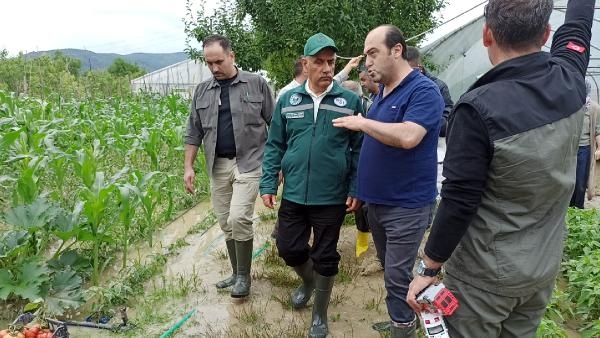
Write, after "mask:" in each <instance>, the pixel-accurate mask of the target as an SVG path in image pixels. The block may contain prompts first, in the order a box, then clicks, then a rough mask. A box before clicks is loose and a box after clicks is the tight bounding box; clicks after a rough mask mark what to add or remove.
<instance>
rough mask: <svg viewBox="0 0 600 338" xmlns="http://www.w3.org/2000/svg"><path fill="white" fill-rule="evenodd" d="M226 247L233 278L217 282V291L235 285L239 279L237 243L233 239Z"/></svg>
mask: <svg viewBox="0 0 600 338" xmlns="http://www.w3.org/2000/svg"><path fill="white" fill-rule="evenodd" d="M225 245H226V246H227V254H228V255H229V262H231V270H232V271H233V272H232V273H231V276H229V278H225V279H223V280H222V281H220V282H217V284H216V285H215V286H216V287H217V289H224V288H228V287H230V286H232V285H233V284H235V281H236V279H237V261H236V255H235V241H234V240H233V239H230V240H226V241H225Z"/></svg>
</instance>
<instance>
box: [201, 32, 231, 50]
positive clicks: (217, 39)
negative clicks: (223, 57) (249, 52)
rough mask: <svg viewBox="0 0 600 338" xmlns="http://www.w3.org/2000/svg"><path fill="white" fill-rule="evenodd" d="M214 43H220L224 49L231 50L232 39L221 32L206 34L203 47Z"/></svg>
mask: <svg viewBox="0 0 600 338" xmlns="http://www.w3.org/2000/svg"><path fill="white" fill-rule="evenodd" d="M213 43H218V44H219V46H221V48H223V50H224V51H226V52H231V41H230V40H229V39H228V38H227V37H225V36H223V35H220V34H212V35H209V36H206V37H205V38H204V39H203V40H202V47H207V46H209V45H212V44H213Z"/></svg>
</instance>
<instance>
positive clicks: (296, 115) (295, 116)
mask: <svg viewBox="0 0 600 338" xmlns="http://www.w3.org/2000/svg"><path fill="white" fill-rule="evenodd" d="M285 118H286V119H301V118H304V112H303V111H297V112H292V113H285Z"/></svg>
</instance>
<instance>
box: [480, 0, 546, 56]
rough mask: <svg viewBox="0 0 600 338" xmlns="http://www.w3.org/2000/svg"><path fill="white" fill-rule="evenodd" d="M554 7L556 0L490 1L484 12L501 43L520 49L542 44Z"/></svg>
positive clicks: (490, 27) (507, 46)
mask: <svg viewBox="0 0 600 338" xmlns="http://www.w3.org/2000/svg"><path fill="white" fill-rule="evenodd" d="M553 6H554V3H553V1H552V0H490V1H489V2H488V4H487V5H486V6H485V9H484V12H483V15H484V17H485V23H486V25H487V26H488V27H489V29H490V30H491V31H492V33H493V34H494V39H495V40H496V42H497V43H498V46H500V47H503V48H511V49H517V50H518V49H523V48H527V47H530V46H532V45H535V46H538V45H539V44H540V42H541V39H542V37H543V36H544V33H545V32H546V27H547V26H548V21H549V20H550V14H552V8H553Z"/></svg>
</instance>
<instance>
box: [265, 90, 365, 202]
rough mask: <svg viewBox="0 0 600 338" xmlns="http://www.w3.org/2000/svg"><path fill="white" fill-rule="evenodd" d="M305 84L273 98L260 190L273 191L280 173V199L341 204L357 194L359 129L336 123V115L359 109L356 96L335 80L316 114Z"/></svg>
mask: <svg viewBox="0 0 600 338" xmlns="http://www.w3.org/2000/svg"><path fill="white" fill-rule="evenodd" d="M305 84H306V82H305V83H304V84H302V85H301V86H298V87H296V88H294V89H292V90H290V91H288V92H287V93H285V94H284V95H283V96H282V97H281V98H280V99H279V101H278V102H277V106H276V107H275V111H274V112H273V118H272V120H271V126H270V129H269V136H268V139H267V144H266V146H265V155H264V159H263V169H262V171H263V173H262V178H261V180H260V194H261V195H264V194H272V195H275V194H277V186H278V174H279V170H281V171H282V173H283V177H284V184H283V198H284V199H286V200H288V201H292V202H295V203H299V204H304V205H333V204H344V203H346V198H347V197H348V196H355V192H356V169H357V166H358V155H359V152H360V146H361V144H362V134H361V133H359V132H354V131H350V130H347V129H345V128H336V127H334V126H333V123H332V122H331V121H332V120H333V119H336V118H338V117H344V116H348V115H355V114H358V113H363V108H362V104H361V100H360V98H359V97H358V96H357V95H356V94H354V93H352V92H350V91H348V90H346V89H344V88H342V87H340V86H339V85H338V84H337V83H336V82H334V83H333V87H332V88H331V91H330V92H329V93H327V94H326V95H325V97H323V100H322V101H321V104H320V105H319V111H318V114H317V119H316V121H315V118H314V104H313V99H312V97H311V96H310V95H309V94H308V93H307V92H306V90H305Z"/></svg>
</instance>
